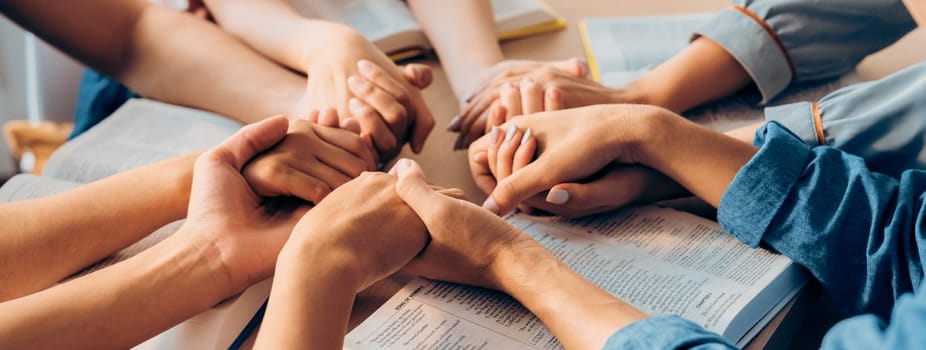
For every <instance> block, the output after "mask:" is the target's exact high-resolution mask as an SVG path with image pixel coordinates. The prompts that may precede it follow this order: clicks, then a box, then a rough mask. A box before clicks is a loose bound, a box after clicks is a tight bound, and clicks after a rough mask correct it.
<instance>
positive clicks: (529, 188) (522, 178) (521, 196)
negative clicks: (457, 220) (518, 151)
mask: <svg viewBox="0 0 926 350" xmlns="http://www.w3.org/2000/svg"><path fill="white" fill-rule="evenodd" d="M544 169H550V167H549V166H545V164H544V162H543V161H542V159H537V161H535V162H533V163H530V164H528V165H527V166H525V167H523V168H521V170H518V171H515V172H514V173H513V174H511V176H508V177H506V178H505V179H503V180H501V181H499V182H498V186H495V189H494V190H493V191H492V193H491V194H490V195H489V198H488V199H486V201H485V203H483V204H482V207H483V208H485V209H487V210H489V211H491V212H493V213H495V214H496V215H504V214H507V213H510V212H511V211H513V210H514V209H515V207H517V205H518V204H519V203H521V201H523V200H525V199H528V198H530V197H532V196H533V195H535V194H537V193H540V192H541V191H543V190H546V189H548V188H550V187H551V186H553V185H555V184H556V182H552V183H551V181H550V179H548V178H547V177H546V176H545V175H546V174H547V173H548V172H549V171H544Z"/></svg>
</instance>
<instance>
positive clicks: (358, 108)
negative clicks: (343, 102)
mask: <svg viewBox="0 0 926 350" xmlns="http://www.w3.org/2000/svg"><path fill="white" fill-rule="evenodd" d="M347 106H348V108H350V112H351V113H354V114H360V113H362V112H363V102H360V100H358V99H356V98H351V99H350V101H348V102H347Z"/></svg>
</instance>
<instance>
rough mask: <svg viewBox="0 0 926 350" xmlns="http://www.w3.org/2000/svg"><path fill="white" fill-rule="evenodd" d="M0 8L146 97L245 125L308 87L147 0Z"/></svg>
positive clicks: (24, 0) (284, 109)
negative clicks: (229, 118) (203, 110)
mask: <svg viewBox="0 0 926 350" xmlns="http://www.w3.org/2000/svg"><path fill="white" fill-rule="evenodd" d="M0 10H2V11H3V13H4V14H6V15H7V16H9V17H10V18H11V19H13V20H14V21H16V22H17V23H19V24H20V25H22V26H23V27H25V28H26V29H28V30H30V31H32V32H35V33H36V34H37V35H38V36H40V37H42V38H43V39H45V40H47V41H48V42H50V43H52V44H53V45H55V46H56V47H59V48H61V49H62V50H64V51H65V52H67V53H69V54H70V55H72V56H73V57H75V58H77V59H78V60H80V61H81V62H84V63H86V64H88V65H90V66H92V67H94V68H97V69H99V70H100V71H102V72H104V73H106V74H108V75H110V76H112V77H114V78H116V79H118V80H119V81H121V82H123V83H125V84H126V85H127V86H129V87H130V88H131V89H132V90H134V91H137V92H138V93H140V94H141V95H143V96H146V97H150V98H154V99H158V100H162V101H166V102H170V103H174V104H179V105H184V106H190V107H196V108H200V109H205V110H209V111H213V112H216V113H219V114H222V115H226V116H229V117H231V118H232V119H235V120H238V121H241V122H245V123H248V122H253V121H256V120H260V119H263V118H265V117H267V116H270V115H275V114H280V113H289V112H291V111H294V110H297V108H298V104H299V101H300V99H301V98H302V97H303V94H304V92H305V90H304V84H305V81H304V80H303V79H302V78H300V77H299V76H298V75H295V74H292V73H290V72H287V71H286V70H283V69H280V68H279V67H278V66H276V65H274V64H273V63H272V62H269V61H267V60H266V59H264V58H262V57H261V56H260V55H258V54H256V53H254V52H253V51H251V50H250V49H248V48H247V47H246V46H244V45H242V44H241V43H240V42H238V41H236V40H235V39H234V38H232V37H230V36H229V35H227V34H225V33H223V32H222V31H221V30H219V29H218V28H217V27H215V26H214V25H212V24H210V23H207V22H205V21H203V20H199V19H196V18H194V17H193V16H191V15H189V14H185V13H180V12H177V11H172V10H169V9H166V8H163V7H161V6H158V5H154V4H150V3H149V2H147V1H141V0H134V1H119V0H105V1H90V0H86V1H85V0H81V1H78V2H70V3H68V4H67V5H62V4H52V5H49V4H41V3H37V2H34V1H28V0H16V1H6V2H3V4H2V5H0ZM242 82H247V84H243V83H242Z"/></svg>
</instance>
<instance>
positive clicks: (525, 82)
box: [521, 77, 534, 85]
mask: <svg viewBox="0 0 926 350" xmlns="http://www.w3.org/2000/svg"><path fill="white" fill-rule="evenodd" d="M533 83H534V79H531V78H530V77H524V78H523V79H521V84H523V85H527V84H533Z"/></svg>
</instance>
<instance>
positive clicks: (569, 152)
mask: <svg viewBox="0 0 926 350" xmlns="http://www.w3.org/2000/svg"><path fill="white" fill-rule="evenodd" d="M661 114H671V112H668V111H665V110H663V109H660V108H658V107H651V106H642V105H601V106H592V107H584V108H577V109H569V110H563V111H558V112H545V113H539V114H533V115H530V116H521V117H518V118H515V119H513V120H512V121H510V122H508V123H506V124H505V125H504V126H503V128H504V129H506V130H507V129H508V128H509V127H517V128H518V129H519V130H523V129H527V128H530V129H531V132H532V134H533V135H534V136H535V137H536V138H537V153H538V154H539V155H538V156H537V159H536V160H535V161H534V162H533V163H530V164H528V165H526V166H524V168H521V169H519V170H518V171H516V172H512V173H511V175H510V176H508V177H507V178H505V179H503V180H501V181H499V182H498V183H497V186H495V188H494V189H493V190H492V193H491V195H490V197H489V199H487V200H486V203H485V204H484V206H485V207H486V208H487V209H489V210H490V211H493V212H495V213H500V214H501V213H507V212H509V211H511V210H513V209H514V207H515V206H516V205H517V204H518V203H520V202H522V201H524V200H526V199H528V198H531V197H533V196H535V195H537V194H540V193H541V192H542V191H545V190H549V189H551V188H553V186H555V185H558V184H565V183H571V182H575V181H582V180H584V179H588V178H590V177H592V176H595V175H596V174H603V173H602V171H603V170H604V169H605V168H607V167H608V166H610V165H611V164H612V163H620V164H635V163H637V162H638V161H640V154H638V153H639V148H640V146H641V144H643V143H645V142H650V141H649V140H647V138H648V137H651V136H654V135H656V132H657V131H658V130H651V129H655V128H654V127H653V125H652V123H650V119H652V118H655V116H658V115H661ZM650 132H652V134H651V135H650V134H649V133H650ZM491 136H492V135H491V133H490V135H489V137H490V138H491ZM652 142H658V140H654V141H652ZM488 144H489V146H490V145H491V142H488ZM486 147H488V146H486ZM486 150H488V148H486ZM486 152H487V156H486V160H487V161H488V151H486ZM473 158H475V156H473ZM496 163H497V162H496ZM475 170H479V169H478V167H477V168H476V169H475ZM475 170H474V172H475ZM479 182H480V183H481V185H480V187H489V186H487V185H488V184H489V183H487V181H486V179H485V178H484V177H483V178H481V179H480V180H479ZM551 199H556V198H551ZM560 202H562V203H565V202H567V201H560Z"/></svg>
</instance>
